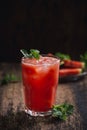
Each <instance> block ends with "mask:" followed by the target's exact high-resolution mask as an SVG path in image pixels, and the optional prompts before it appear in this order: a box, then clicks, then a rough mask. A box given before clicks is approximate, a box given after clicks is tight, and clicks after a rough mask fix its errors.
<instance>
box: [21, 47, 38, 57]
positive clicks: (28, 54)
mask: <svg viewBox="0 0 87 130" xmlns="http://www.w3.org/2000/svg"><path fill="white" fill-rule="evenodd" d="M20 51H21V53H22V54H23V56H24V57H28V58H35V59H39V58H40V51H39V50H36V49H30V50H29V51H27V50H25V49H21V50H20Z"/></svg>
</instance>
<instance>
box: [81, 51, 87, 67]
mask: <svg viewBox="0 0 87 130" xmlns="http://www.w3.org/2000/svg"><path fill="white" fill-rule="evenodd" d="M80 60H81V61H83V62H84V63H85V67H87V51H86V52H85V53H84V54H83V55H80Z"/></svg>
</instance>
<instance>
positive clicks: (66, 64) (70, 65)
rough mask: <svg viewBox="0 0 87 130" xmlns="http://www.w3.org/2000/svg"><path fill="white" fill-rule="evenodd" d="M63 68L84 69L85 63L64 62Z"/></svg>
mask: <svg viewBox="0 0 87 130" xmlns="http://www.w3.org/2000/svg"><path fill="white" fill-rule="evenodd" d="M64 67H68V68H82V69H83V68H85V63H84V62H81V61H74V60H64Z"/></svg>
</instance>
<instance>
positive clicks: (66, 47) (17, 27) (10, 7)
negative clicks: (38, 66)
mask: <svg viewBox="0 0 87 130" xmlns="http://www.w3.org/2000/svg"><path fill="white" fill-rule="evenodd" d="M21 48H25V49H31V48H34V49H39V50H40V51H41V53H49V52H51V53H55V52H62V53H68V54H70V55H71V56H72V58H74V59H79V55H80V54H83V53H84V52H85V51H86V50H87V1H86V0H9V1H5V0H3V1H2V2H0V61H18V62H20V58H21V56H22V55H21V53H20V49H21Z"/></svg>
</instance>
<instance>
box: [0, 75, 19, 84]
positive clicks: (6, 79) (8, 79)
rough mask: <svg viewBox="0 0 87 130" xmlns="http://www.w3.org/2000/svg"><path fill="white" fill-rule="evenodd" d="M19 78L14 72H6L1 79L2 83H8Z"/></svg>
mask: <svg viewBox="0 0 87 130" xmlns="http://www.w3.org/2000/svg"><path fill="white" fill-rule="evenodd" d="M17 81H19V79H18V78H17V77H16V76H15V75H14V74H6V75H5V76H4V77H3V79H2V80H1V82H0V83H1V85H4V84H8V83H11V82H17Z"/></svg>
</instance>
